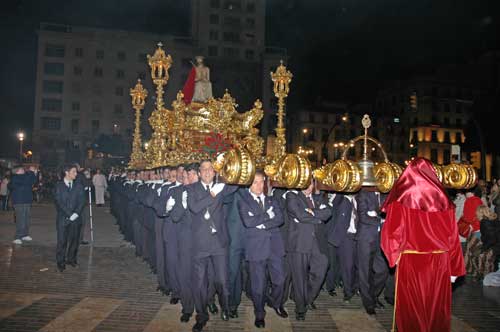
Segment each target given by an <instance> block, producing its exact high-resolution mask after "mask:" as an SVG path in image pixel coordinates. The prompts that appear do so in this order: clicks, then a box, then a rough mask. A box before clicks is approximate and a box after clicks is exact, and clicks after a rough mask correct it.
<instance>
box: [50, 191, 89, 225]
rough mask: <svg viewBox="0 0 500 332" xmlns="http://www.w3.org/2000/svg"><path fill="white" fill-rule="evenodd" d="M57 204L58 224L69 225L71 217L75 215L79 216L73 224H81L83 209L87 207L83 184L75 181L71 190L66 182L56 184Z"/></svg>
mask: <svg viewBox="0 0 500 332" xmlns="http://www.w3.org/2000/svg"><path fill="white" fill-rule="evenodd" d="M55 204H56V210H57V223H61V222H62V223H64V224H65V225H67V224H69V223H70V222H71V221H70V220H69V217H71V215H72V214H73V213H76V214H78V216H79V217H78V218H77V219H76V220H74V221H72V222H80V220H81V218H80V216H81V214H82V210H83V207H84V206H85V192H84V189H83V186H82V185H81V183H79V182H76V181H73V187H72V188H71V190H70V189H69V188H68V186H66V184H65V183H64V181H59V182H57V184H56V190H55Z"/></svg>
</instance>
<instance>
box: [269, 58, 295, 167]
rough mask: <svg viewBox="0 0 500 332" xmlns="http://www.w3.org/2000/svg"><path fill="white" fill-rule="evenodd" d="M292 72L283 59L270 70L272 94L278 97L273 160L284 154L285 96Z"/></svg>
mask: <svg viewBox="0 0 500 332" xmlns="http://www.w3.org/2000/svg"><path fill="white" fill-rule="evenodd" d="M292 77H293V75H292V73H291V72H290V71H288V70H287V69H286V67H285V66H284V65H283V60H281V61H280V65H279V66H278V68H276V71H275V72H274V73H273V72H271V80H272V81H273V82H274V87H273V91H274V95H275V96H276V98H278V126H277V128H276V144H275V153H274V158H275V160H277V159H279V158H281V157H282V156H284V155H285V151H286V137H285V130H286V128H285V98H286V97H288V93H289V92H290V82H291V81H292Z"/></svg>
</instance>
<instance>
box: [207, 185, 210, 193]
mask: <svg viewBox="0 0 500 332" xmlns="http://www.w3.org/2000/svg"><path fill="white" fill-rule="evenodd" d="M207 192H210V185H209V184H207Z"/></svg>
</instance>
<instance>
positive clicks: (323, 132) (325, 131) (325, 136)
mask: <svg viewBox="0 0 500 332" xmlns="http://www.w3.org/2000/svg"><path fill="white" fill-rule="evenodd" d="M321 140H322V141H323V142H325V141H328V129H327V128H322V129H321Z"/></svg>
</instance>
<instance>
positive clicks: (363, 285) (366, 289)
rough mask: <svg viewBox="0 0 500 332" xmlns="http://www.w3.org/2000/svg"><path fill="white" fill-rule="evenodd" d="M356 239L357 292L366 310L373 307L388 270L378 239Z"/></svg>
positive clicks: (377, 236)
mask: <svg viewBox="0 0 500 332" xmlns="http://www.w3.org/2000/svg"><path fill="white" fill-rule="evenodd" d="M374 235H376V236H371V237H362V236H360V237H359V238H358V241H357V242H358V271H359V292H360V293H361V299H362V300H363V305H364V307H365V308H367V309H373V308H374V307H375V301H376V299H377V297H378V296H379V294H380V293H381V292H382V290H383V289H384V285H385V281H386V279H387V276H388V273H389V269H388V266H387V263H386V261H385V259H384V257H383V256H382V251H381V249H380V237H379V234H374Z"/></svg>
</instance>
